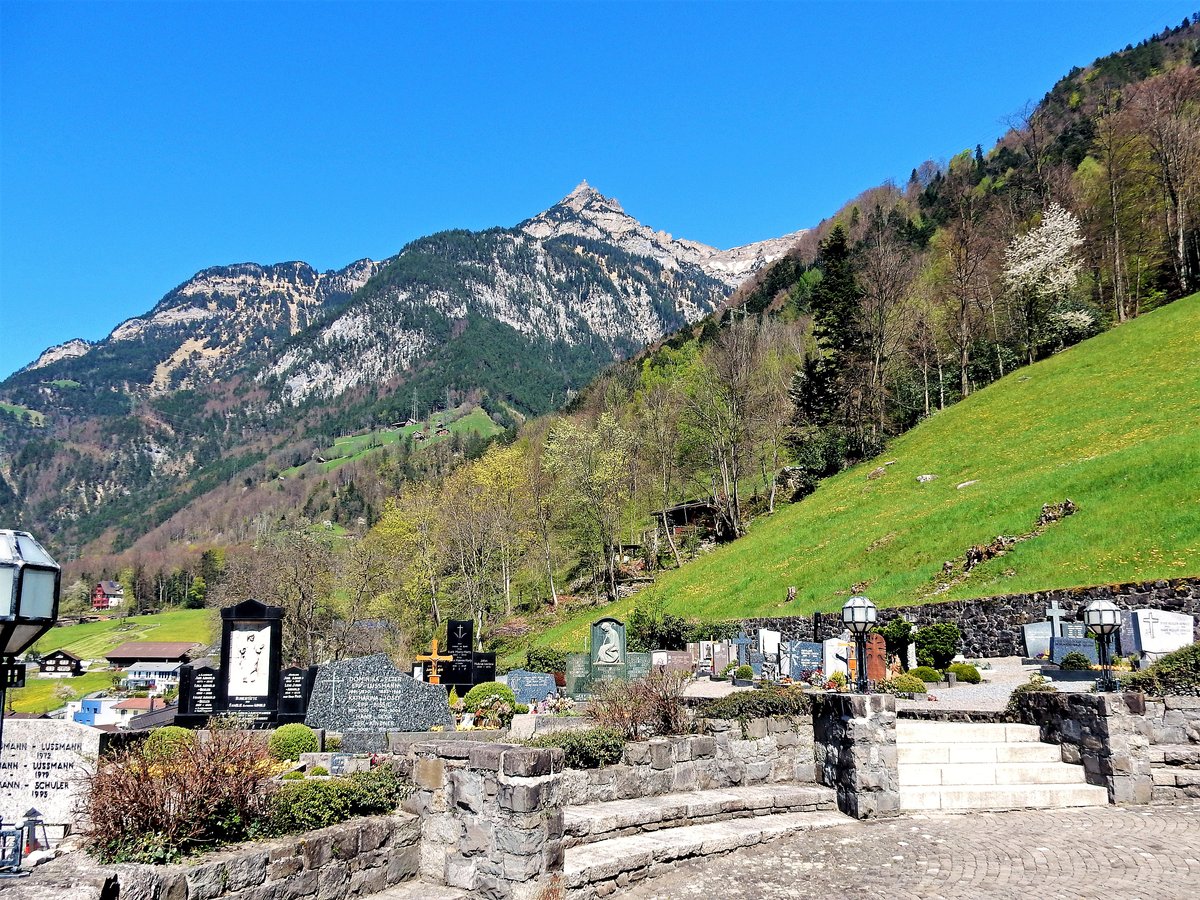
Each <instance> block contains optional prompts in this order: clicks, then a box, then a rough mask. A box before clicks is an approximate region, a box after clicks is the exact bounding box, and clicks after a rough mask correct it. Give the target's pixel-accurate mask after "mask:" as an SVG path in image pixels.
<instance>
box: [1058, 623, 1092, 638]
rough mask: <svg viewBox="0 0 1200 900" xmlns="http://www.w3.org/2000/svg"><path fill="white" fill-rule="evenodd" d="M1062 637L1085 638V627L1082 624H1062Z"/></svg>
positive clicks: (1086, 633)
mask: <svg viewBox="0 0 1200 900" xmlns="http://www.w3.org/2000/svg"><path fill="white" fill-rule="evenodd" d="M1062 636H1063V637H1065V638H1085V637H1087V636H1088V631H1087V626H1086V625H1084V624H1083V623H1082V622H1063V624H1062Z"/></svg>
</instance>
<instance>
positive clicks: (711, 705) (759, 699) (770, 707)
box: [697, 685, 812, 721]
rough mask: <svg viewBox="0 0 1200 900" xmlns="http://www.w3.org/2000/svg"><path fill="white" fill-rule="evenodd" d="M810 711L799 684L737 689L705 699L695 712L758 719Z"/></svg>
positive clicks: (711, 716)
mask: <svg viewBox="0 0 1200 900" xmlns="http://www.w3.org/2000/svg"><path fill="white" fill-rule="evenodd" d="M811 712H812V698H811V697H810V696H808V694H806V693H805V692H804V689H803V688H802V687H800V686H798V685H790V686H787V687H775V686H771V687H764V688H760V689H759V690H757V691H737V692H736V693H733V694H730V695H729V696H727V697H721V698H719V699H716V700H706V701H705V702H704V703H702V704H701V705H700V708H699V710H698V713H697V714H698V715H699V716H700V717H702V718H705V719H738V720H741V721H745V720H747V719H758V718H762V717H763V716H803V715H808V714H809V713H811Z"/></svg>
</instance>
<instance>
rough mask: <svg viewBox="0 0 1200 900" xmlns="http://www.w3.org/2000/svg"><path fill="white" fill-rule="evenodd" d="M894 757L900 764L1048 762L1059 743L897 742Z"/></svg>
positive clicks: (1059, 757)
mask: <svg viewBox="0 0 1200 900" xmlns="http://www.w3.org/2000/svg"><path fill="white" fill-rule="evenodd" d="M896 750H897V754H896V756H897V759H898V760H899V762H900V764H901V765H905V764H906V763H911V764H914V765H928V764H933V763H1049V762H1060V761H1061V760H1062V749H1061V748H1060V747H1059V746H1058V744H1043V743H1041V742H1038V743H1033V742H1029V741H1025V742H1021V743H1014V744H1003V743H997V742H990V743H939V744H934V743H920V744H899V745H898V746H897V747H896Z"/></svg>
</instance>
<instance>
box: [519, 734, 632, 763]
mask: <svg viewBox="0 0 1200 900" xmlns="http://www.w3.org/2000/svg"><path fill="white" fill-rule="evenodd" d="M525 745H526V746H527V747H558V748H560V749H561V750H562V751H563V756H564V757H565V759H564V762H565V763H566V765H567V767H568V768H571V769H601V768H603V767H604V766H610V765H613V764H614V763H619V762H620V761H621V756H622V755H623V754H624V752H625V735H624V734H622V733H621V732H620V731H619V730H617V729H616V728H603V727H601V728H588V729H585V730H578V731H555V732H551V733H550V734H543V735H539V736H538V737H535V738H531V739H530V740H528V741H526V742H525Z"/></svg>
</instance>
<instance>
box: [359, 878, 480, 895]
mask: <svg viewBox="0 0 1200 900" xmlns="http://www.w3.org/2000/svg"><path fill="white" fill-rule="evenodd" d="M369 896H370V897H371V900H465V898H466V897H467V895H466V894H464V893H463V892H462V891H460V890H458V888H452V887H446V886H445V885H444V884H428V883H426V882H424V881H406V882H404V884H398V885H396V886H395V887H390V888H388V889H387V890H386V891H384V892H383V893H381V894H370V895H369Z"/></svg>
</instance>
